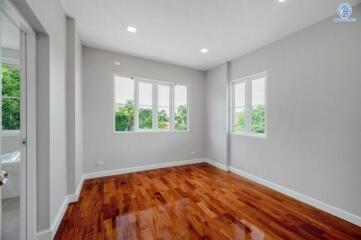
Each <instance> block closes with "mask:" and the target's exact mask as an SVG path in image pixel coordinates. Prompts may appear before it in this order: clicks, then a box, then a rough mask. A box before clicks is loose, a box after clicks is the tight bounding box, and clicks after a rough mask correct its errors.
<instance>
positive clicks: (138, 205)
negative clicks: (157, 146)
mask: <svg viewBox="0 0 361 240" xmlns="http://www.w3.org/2000/svg"><path fill="white" fill-rule="evenodd" d="M55 239H58V240H60V239H71V240H77V239H217V240H221V239H317V240H319V239H332V240H336V239H340V240H347V239H361V228H360V227H357V226H355V225H352V224H350V223H348V222H346V221H343V220H341V219H339V218H336V217H334V216H331V215H329V214H327V213H325V212H322V211H320V210H317V209H315V208H313V207H311V206H308V205H305V204H303V203H301V202H299V201H296V200H293V199H291V198H289V197H287V196H285V195H283V194H280V193H278V192H275V191H273V190H270V189H268V188H265V187H263V186H261V185H258V184H256V183H254V182H251V181H248V180H246V179H244V178H241V177H239V176H237V175H234V174H232V173H227V172H224V171H222V170H219V169H216V168H214V167H212V166H210V165H207V164H197V165H190V166H183V167H174V168H167V169H161V170H153V171H146V172H140V173H133V174H124V175H118V176H114V177H106V178H98V179H92V180H87V181H85V183H84V185H83V189H82V191H81V194H80V199H79V201H78V202H77V203H74V204H70V205H69V207H68V209H67V211H66V214H65V216H64V219H63V221H62V223H61V225H60V227H59V230H58V232H57V234H56V236H55Z"/></svg>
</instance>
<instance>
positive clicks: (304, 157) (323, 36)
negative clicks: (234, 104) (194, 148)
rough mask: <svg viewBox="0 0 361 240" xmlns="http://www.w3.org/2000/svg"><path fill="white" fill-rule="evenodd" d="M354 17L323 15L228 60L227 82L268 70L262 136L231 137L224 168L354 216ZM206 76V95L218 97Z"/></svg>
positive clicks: (357, 210) (357, 194) (360, 31)
mask: <svg viewBox="0 0 361 240" xmlns="http://www.w3.org/2000/svg"><path fill="white" fill-rule="evenodd" d="M353 17H356V18H357V19H358V20H357V22H355V23H334V22H333V21H332V20H331V19H327V20H324V21H322V22H320V23H317V24H315V25H313V26H311V27H308V28H306V29H304V30H302V31H300V32H298V33H296V34H293V35H291V36H289V37H287V38H285V39H283V40H280V41H277V42H275V43H273V44H271V45H268V46H266V47H264V48H262V49H259V50H257V51H254V52H253V53H251V54H248V55H246V56H243V57H240V58H239V59H237V60H234V61H232V62H231V66H230V78H231V79H237V78H240V77H243V76H247V75H250V74H255V73H259V72H262V71H267V72H268V122H267V123H268V133H267V138H266V139H262V138H253V137H244V136H236V135H234V136H232V138H231V165H232V167H235V168H237V169H239V170H242V171H244V172H247V173H250V174H253V175H255V176H257V177H261V178H263V179H266V180H269V181H271V182H273V183H276V184H278V185H281V186H284V187H287V188H289V189H292V190H294V191H296V192H299V193H302V194H304V195H306V196H309V197H312V198H314V199H317V200H319V201H321V202H324V203H327V204H330V205H332V206H335V207H337V208H339V209H342V210H345V211H347V212H350V213H353V214H355V215H358V216H361V205H360V202H361V185H360V183H361V175H360V169H361V160H360V159H361V158H360V156H361V147H360V143H361V125H360V119H361V108H360V106H359V105H358V104H359V103H360V102H361V94H360V89H361V68H360V63H361V47H360V42H361V5H358V6H356V7H354V12H353ZM212 71H214V70H212ZM212 71H211V72H208V76H211V77H212V78H213V77H215V75H214V74H212ZM212 78H210V79H208V80H207V84H210V85H211V86H208V87H207V89H210V90H211V91H209V92H208V95H218V94H223V93H222V89H223V88H224V87H222V86H218V87H215V86H216V84H215V83H214V79H212ZM218 78H219V81H220V82H224V77H223V76H218ZM217 85H218V84H217ZM219 89H220V90H219ZM219 91H221V92H219ZM214 107H216V108H217V110H214V109H213V108H214ZM208 109H212V110H211V111H214V112H218V111H219V112H223V111H224V106H222V105H220V104H219V105H218V104H217V105H215V106H213V105H210V104H208ZM213 121H214V119H213ZM223 124H224V123H223V122H219V125H218V127H216V128H222V126H223ZM212 138H213V139H212V140H210V141H216V140H215V139H217V138H223V133H221V134H220V135H217V136H213V137H212ZM208 147H209V146H208ZM213 155H215V156H218V155H221V156H223V148H222V149H221V150H220V152H219V153H217V154H213Z"/></svg>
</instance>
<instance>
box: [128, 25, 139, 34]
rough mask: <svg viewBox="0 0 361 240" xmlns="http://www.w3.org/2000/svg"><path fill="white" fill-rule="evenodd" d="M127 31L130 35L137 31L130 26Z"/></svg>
mask: <svg viewBox="0 0 361 240" xmlns="http://www.w3.org/2000/svg"><path fill="white" fill-rule="evenodd" d="M127 30H128V32H131V33H136V32H137V29H136V28H135V27H132V26H128V27H127Z"/></svg>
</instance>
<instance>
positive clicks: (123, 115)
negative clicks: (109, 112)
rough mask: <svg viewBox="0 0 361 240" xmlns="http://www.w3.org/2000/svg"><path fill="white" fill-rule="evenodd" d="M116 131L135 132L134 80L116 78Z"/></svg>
mask: <svg viewBox="0 0 361 240" xmlns="http://www.w3.org/2000/svg"><path fill="white" fill-rule="evenodd" d="M114 88H115V89H114V95H115V104H114V107H115V109H114V111H115V131H133V130H134V80H133V79H131V78H125V77H115V80H114Z"/></svg>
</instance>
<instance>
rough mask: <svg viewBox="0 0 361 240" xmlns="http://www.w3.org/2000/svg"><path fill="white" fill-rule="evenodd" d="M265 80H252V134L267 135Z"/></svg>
mask: <svg viewBox="0 0 361 240" xmlns="http://www.w3.org/2000/svg"><path fill="white" fill-rule="evenodd" d="M265 83H266V79H265V78H259V79H255V80H252V83H251V84H252V117H251V118H252V120H251V121H252V122H251V124H252V132H253V133H265V89H266V88H265Z"/></svg>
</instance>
